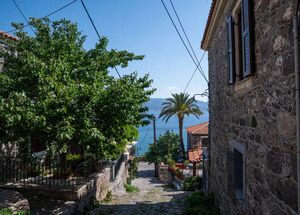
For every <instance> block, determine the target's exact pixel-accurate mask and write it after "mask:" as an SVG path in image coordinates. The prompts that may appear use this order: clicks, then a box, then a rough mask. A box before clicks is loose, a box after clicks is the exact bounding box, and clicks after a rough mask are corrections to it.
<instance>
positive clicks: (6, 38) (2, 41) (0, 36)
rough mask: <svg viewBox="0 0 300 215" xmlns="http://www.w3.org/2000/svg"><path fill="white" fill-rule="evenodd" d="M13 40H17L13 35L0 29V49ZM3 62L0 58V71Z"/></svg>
mask: <svg viewBox="0 0 300 215" xmlns="http://www.w3.org/2000/svg"><path fill="white" fill-rule="evenodd" d="M13 41H17V38H16V37H15V36H12V35H10V34H8V33H5V32H4V31H0V51H3V50H4V49H5V48H6V46H7V45H8V44H10V43H11V42H13ZM3 63H4V62H3V58H0V71H1V70H2V68H3Z"/></svg>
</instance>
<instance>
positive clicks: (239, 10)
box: [227, 0, 253, 84]
mask: <svg viewBox="0 0 300 215" xmlns="http://www.w3.org/2000/svg"><path fill="white" fill-rule="evenodd" d="M250 6H251V0H241V1H238V2H237V4H236V6H235V7H234V9H233V12H232V15H230V16H229V17H228V19H227V37H228V41H227V43H228V50H227V52H228V83H229V84H234V83H235V82H236V81H241V80H243V79H245V78H246V77H248V76H250V75H251V74H252V72H253V56H252V49H253V48H252V46H253V39H252V32H251V10H250V8H251V7H250Z"/></svg>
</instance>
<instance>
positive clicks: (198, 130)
mask: <svg viewBox="0 0 300 215" xmlns="http://www.w3.org/2000/svg"><path fill="white" fill-rule="evenodd" d="M208 125H209V123H208V122H204V123H201V124H198V125H193V126H190V127H187V128H186V131H187V133H189V134H198V135H201V134H202V135H208Z"/></svg>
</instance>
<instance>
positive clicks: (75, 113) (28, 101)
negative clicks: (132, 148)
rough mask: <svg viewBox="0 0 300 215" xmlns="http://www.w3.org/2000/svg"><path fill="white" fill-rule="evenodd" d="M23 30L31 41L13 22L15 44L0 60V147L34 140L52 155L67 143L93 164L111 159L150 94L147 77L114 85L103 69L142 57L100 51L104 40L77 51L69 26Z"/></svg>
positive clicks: (140, 121)
mask: <svg viewBox="0 0 300 215" xmlns="http://www.w3.org/2000/svg"><path fill="white" fill-rule="evenodd" d="M30 24H31V25H32V27H33V28H34V30H35V35H34V36H30V35H28V34H27V33H26V32H24V31H23V28H22V25H21V24H14V26H15V28H16V29H17V32H16V35H17V36H18V38H19V40H18V41H17V42H16V43H14V44H12V45H10V46H9V47H8V48H7V51H4V52H2V53H1V54H0V55H1V56H0V57H3V58H4V61H5V64H4V68H3V71H2V72H1V73H0V143H18V144H21V145H26V144H28V142H30V141H29V140H30V137H37V138H39V139H40V140H43V141H44V142H45V143H46V145H47V147H48V149H49V151H51V152H52V153H63V152H66V151H68V147H69V145H70V144H71V143H73V144H78V145H80V146H81V147H82V148H83V149H84V150H85V151H86V152H91V153H93V154H96V155H97V156H98V157H101V158H114V157H116V156H117V155H118V154H119V153H120V152H122V150H123V149H124V146H125V144H126V143H128V141H132V140H133V139H135V138H136V136H137V128H138V127H139V126H140V125H144V124H146V123H147V120H145V116H146V112H147V108H146V107H144V106H143V104H144V103H145V102H147V101H148V100H149V97H150V95H151V94H153V92H154V89H152V88H151V83H152V80H150V79H149V76H148V75H145V76H144V77H138V75H137V73H136V72H134V73H131V74H129V75H125V76H123V77H122V78H120V79H117V78H115V77H113V76H112V75H110V73H109V70H110V69H111V68H113V67H116V66H121V67H127V66H128V63H129V62H130V61H133V60H142V59H143V56H137V55H134V54H133V53H129V52H127V51H118V50H107V45H108V39H107V38H105V37H103V38H101V39H100V40H99V42H98V43H97V44H96V45H95V47H94V48H93V49H90V50H85V49H84V48H83V44H84V42H85V36H82V34H81V32H79V31H78V28H77V25H76V24H74V23H71V22H70V21H69V20H65V19H62V20H59V21H54V22H51V21H50V20H49V19H31V20H30Z"/></svg>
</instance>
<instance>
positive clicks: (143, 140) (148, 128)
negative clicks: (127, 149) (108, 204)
mask: <svg viewBox="0 0 300 215" xmlns="http://www.w3.org/2000/svg"><path fill="white" fill-rule="evenodd" d="M150 125H151V124H149V125H148V128H147V131H146V134H145V136H144V138H143V141H142V143H141V144H139V147H138V148H140V147H141V146H142V145H143V144H144V142H145V140H146V138H147V136H148V133H149V129H150Z"/></svg>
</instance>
